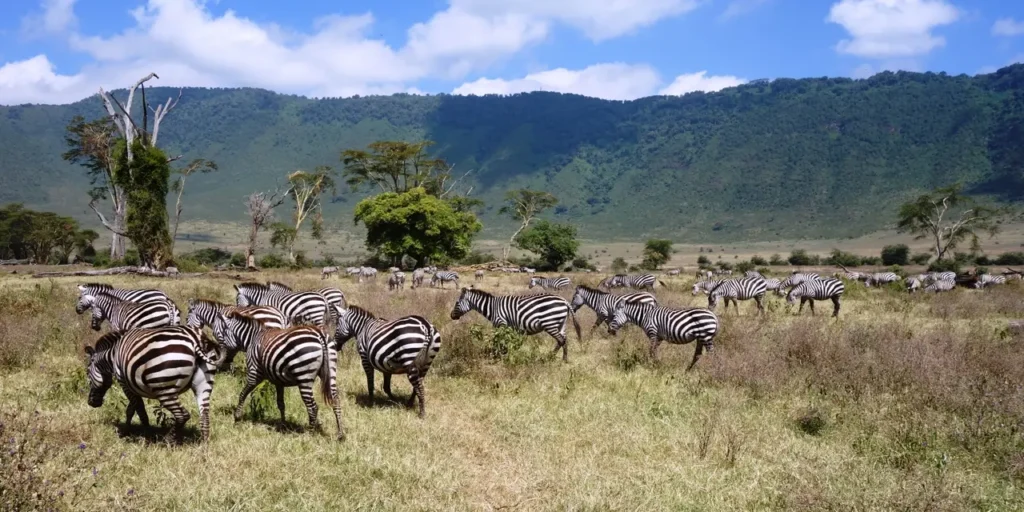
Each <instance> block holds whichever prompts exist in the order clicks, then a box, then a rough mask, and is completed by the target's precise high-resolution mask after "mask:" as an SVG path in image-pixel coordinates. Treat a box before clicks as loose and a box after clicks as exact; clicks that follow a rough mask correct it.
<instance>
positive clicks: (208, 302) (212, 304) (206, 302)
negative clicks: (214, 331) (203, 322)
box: [188, 299, 229, 308]
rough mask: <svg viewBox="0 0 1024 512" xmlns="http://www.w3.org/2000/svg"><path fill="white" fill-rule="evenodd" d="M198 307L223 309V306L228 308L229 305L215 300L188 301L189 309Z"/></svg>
mask: <svg viewBox="0 0 1024 512" xmlns="http://www.w3.org/2000/svg"><path fill="white" fill-rule="evenodd" d="M198 305H204V306H210V307H215V308H220V307H223V306H228V305H229V304H224V303H222V302H217V301H215V300H209V299H189V300H188V307H189V308H193V307H195V306H198Z"/></svg>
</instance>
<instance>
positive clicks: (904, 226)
mask: <svg viewBox="0 0 1024 512" xmlns="http://www.w3.org/2000/svg"><path fill="white" fill-rule="evenodd" d="M1008 214H1009V211H1008V210H1006V209H1000V208H993V207H990V206H985V205H982V204H980V203H978V202H977V201H976V200H975V199H974V198H972V197H968V196H967V195H965V194H964V193H963V186H962V185H961V184H959V183H957V184H955V185H950V186H948V187H942V188H938V189H935V190H933V191H931V192H929V193H927V194H922V195H920V196H918V197H917V198H916V199H914V200H912V201H909V202H907V203H905V204H904V205H903V206H901V207H900V212H899V221H898V223H897V225H896V228H897V230H898V231H900V232H901V233H912V234H914V235H916V237H915V239H917V240H923V239H930V240H931V244H932V247H931V250H932V252H933V253H934V255H935V259H936V261H938V260H941V259H943V258H944V257H945V256H946V254H947V253H949V251H951V250H953V249H956V247H957V246H958V245H959V244H960V243H962V242H963V241H965V240H970V241H971V244H972V245H974V246H977V244H978V233H988V235H989V237H992V236H995V234H996V233H998V232H999V221H1000V220H1002V219H1003V218H1004V217H1005V216H1007V215H1008Z"/></svg>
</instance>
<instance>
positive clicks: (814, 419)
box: [796, 407, 828, 436]
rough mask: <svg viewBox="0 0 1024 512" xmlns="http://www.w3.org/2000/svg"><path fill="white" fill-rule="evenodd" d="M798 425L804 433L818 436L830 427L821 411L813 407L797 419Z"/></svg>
mask: <svg viewBox="0 0 1024 512" xmlns="http://www.w3.org/2000/svg"><path fill="white" fill-rule="evenodd" d="M796 424H797V427H799V428H800V430H801V431H803V433H805V434H807V435H811V436H816V435H819V434H821V431H822V430H824V429H825V426H827V425H828V421H827V419H826V416H825V414H824V413H823V412H822V411H821V410H819V409H817V408H815V407H811V408H808V409H806V410H804V411H803V413H801V414H800V416H799V417H798V418H797V419H796Z"/></svg>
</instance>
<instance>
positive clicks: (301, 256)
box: [291, 251, 310, 268]
mask: <svg viewBox="0 0 1024 512" xmlns="http://www.w3.org/2000/svg"><path fill="white" fill-rule="evenodd" d="M309 264H310V261H309V259H307V258H306V251H295V264H294V265H291V266H292V267H294V268H309Z"/></svg>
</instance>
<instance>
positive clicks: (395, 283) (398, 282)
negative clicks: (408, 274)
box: [388, 272, 405, 290]
mask: <svg viewBox="0 0 1024 512" xmlns="http://www.w3.org/2000/svg"><path fill="white" fill-rule="evenodd" d="M399 289H402V290H404V289H405V273H404V272H395V273H393V274H391V275H390V276H388V290H399Z"/></svg>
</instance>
